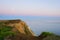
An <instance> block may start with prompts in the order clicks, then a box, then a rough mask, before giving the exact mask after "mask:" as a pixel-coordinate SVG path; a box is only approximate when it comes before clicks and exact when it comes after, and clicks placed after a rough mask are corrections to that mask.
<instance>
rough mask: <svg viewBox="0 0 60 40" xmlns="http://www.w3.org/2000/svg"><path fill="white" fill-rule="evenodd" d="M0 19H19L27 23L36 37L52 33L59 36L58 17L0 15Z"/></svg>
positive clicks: (59, 22)
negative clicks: (44, 33) (43, 33)
mask: <svg viewBox="0 0 60 40" xmlns="http://www.w3.org/2000/svg"><path fill="white" fill-rule="evenodd" d="M0 19H4V20H5V19H21V20H23V21H25V22H26V23H27V25H28V26H29V27H30V28H31V30H32V31H33V32H34V33H35V34H36V35H40V34H41V33H42V32H52V33H55V34H57V35H60V17H51V16H50V17H49V16H11V15H10V16H7V15H0Z"/></svg>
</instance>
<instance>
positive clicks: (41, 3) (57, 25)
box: [0, 0, 60, 35]
mask: <svg viewBox="0 0 60 40" xmlns="http://www.w3.org/2000/svg"><path fill="white" fill-rule="evenodd" d="M2 19H21V20H23V21H24V22H26V23H27V25H28V26H29V27H30V28H31V29H32V30H33V31H34V32H35V33H36V34H38V35H39V34H40V33H41V32H43V31H51V32H55V33H57V34H60V32H59V30H60V0H0V20H2Z"/></svg>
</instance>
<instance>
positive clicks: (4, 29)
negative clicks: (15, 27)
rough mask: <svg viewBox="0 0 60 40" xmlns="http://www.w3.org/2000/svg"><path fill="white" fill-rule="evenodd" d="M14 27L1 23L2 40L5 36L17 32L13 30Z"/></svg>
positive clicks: (0, 39)
mask: <svg viewBox="0 0 60 40" xmlns="http://www.w3.org/2000/svg"><path fill="white" fill-rule="evenodd" d="M11 29H12V27H10V26H5V25H3V24H1V23H0V40H4V38H5V37H7V36H11V35H14V34H15V33H14V32H12V31H11Z"/></svg>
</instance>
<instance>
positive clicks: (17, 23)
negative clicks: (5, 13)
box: [0, 19, 34, 36]
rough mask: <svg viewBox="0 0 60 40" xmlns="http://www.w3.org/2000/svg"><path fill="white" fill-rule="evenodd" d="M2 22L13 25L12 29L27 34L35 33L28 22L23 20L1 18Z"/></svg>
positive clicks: (0, 21)
mask: <svg viewBox="0 0 60 40" xmlns="http://www.w3.org/2000/svg"><path fill="white" fill-rule="evenodd" d="M0 23H3V24H4V25H7V26H11V27H13V29H12V31H15V32H17V30H18V31H19V32H20V33H22V34H26V35H32V36H34V33H33V32H32V31H31V29H30V28H29V27H28V26H27V24H26V23H25V22H24V21H22V20H19V19H17V20H0Z"/></svg>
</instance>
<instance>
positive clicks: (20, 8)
mask: <svg viewBox="0 0 60 40" xmlns="http://www.w3.org/2000/svg"><path fill="white" fill-rule="evenodd" d="M0 15H30V16H60V0H0Z"/></svg>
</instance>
